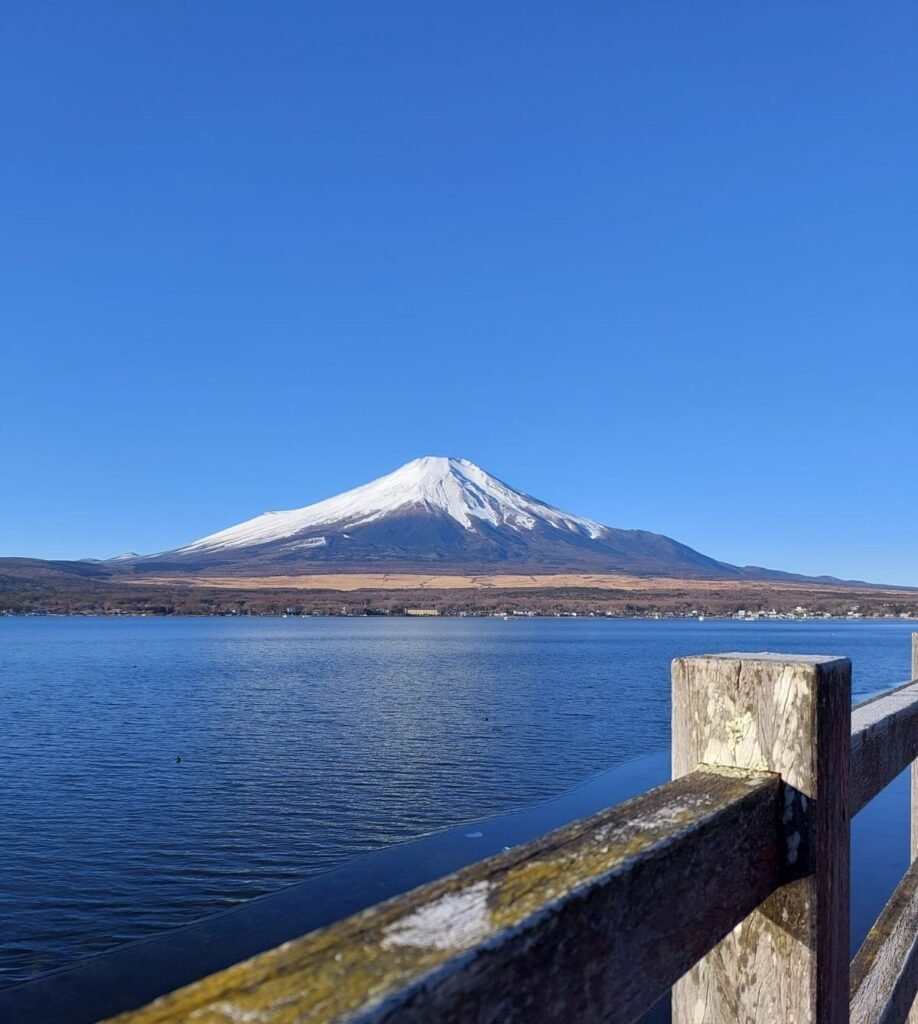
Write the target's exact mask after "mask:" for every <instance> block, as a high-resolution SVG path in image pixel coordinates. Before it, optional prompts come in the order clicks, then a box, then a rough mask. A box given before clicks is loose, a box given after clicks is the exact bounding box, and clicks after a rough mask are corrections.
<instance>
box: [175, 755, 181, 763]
mask: <svg viewBox="0 0 918 1024" xmlns="http://www.w3.org/2000/svg"><path fill="white" fill-rule="evenodd" d="M175 763H176V764H181V763H182V759H181V758H180V757H179V756H178V754H176V755H175Z"/></svg>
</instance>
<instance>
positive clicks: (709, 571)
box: [107, 456, 803, 579]
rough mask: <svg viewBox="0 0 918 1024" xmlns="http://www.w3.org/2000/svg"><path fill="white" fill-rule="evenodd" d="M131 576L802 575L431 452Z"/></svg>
mask: <svg viewBox="0 0 918 1024" xmlns="http://www.w3.org/2000/svg"><path fill="white" fill-rule="evenodd" d="M107 565H108V566H110V567H111V568H112V569H113V570H117V571H118V573H119V574H120V573H121V572H126V573H131V574H137V573H143V574H146V573H160V572H171V573H175V572H179V573H183V572H191V573H197V572H219V573H222V574H227V575H233V576H242V575H256V574H257V575H296V574H309V573H326V572H351V573H353V572H380V571H382V572H403V573H404V572H419V571H420V572H430V571H436V572H457V573H465V572H479V573H495V572H506V571H511V570H512V571H517V572H518V571H527V572H540V573H551V572H556V573H557V572H593V573H630V574H634V575H641V576H673V577H680V578H706V579H731V578H733V579H737V578H739V579H793V578H797V579H801V578H803V577H793V576H791V575H790V574H787V573H779V572H773V571H769V570H765V569H755V568H740V567H737V566H734V565H730V564H728V563H726V562H720V561H717V560H716V559H713V558H709V557H708V556H706V555H703V554H701V553H700V552H698V551H695V550H693V549H692V548H690V547H687V546H686V545H685V544H680V543H679V542H678V541H675V540H672V539H671V538H669V537H664V536H662V535H661V534H656V533H648V532H646V531H643V530H620V529H615V528H614V527H611V526H604V525H602V524H601V523H597V522H594V521H593V520H591V519H585V518H583V517H582V516H577V515H572V514H570V513H568V512H562V511H561V510H560V509H557V508H554V507H553V506H551V505H548V504H546V503H545V502H543V501H539V500H538V499H536V498H533V497H531V496H530V495H528V494H524V493H523V492H521V491H517V490H515V489H514V488H512V487H510V486H509V485H508V484H505V483H503V482H502V481H501V480H498V479H497V478H496V477H494V476H491V475H490V474H489V473H486V472H485V471H484V470H483V469H481V468H480V467H479V466H476V465H475V464H474V463H472V462H469V461H467V460H466V459H454V458H440V457H434V456H428V457H425V458H420V459H415V460H413V461H412V462H409V463H407V464H406V465H404V466H402V467H401V468H400V469H397V470H395V472H394V473H390V474H388V475H387V476H383V477H380V478H379V479H378V480H373V481H372V482H370V483H368V484H364V485H363V486H362V487H357V488H355V489H354V490H351V491H347V492H345V493H344V494H340V495H338V496H337V497H333V498H328V499H326V500H325V501H320V502H318V503H316V504H313V505H307V506H306V507H305V508H298V509H293V510H290V511H284V512H265V513H264V514H262V515H259V516H256V517H255V518H254V519H249V520H247V521H246V522H243V523H240V524H239V525H237V526H231V527H229V528H228V529H225V530H221V531H219V532H218V533H213V534H210V535H209V536H207V537H203V538H201V539H200V540H197V541H194V542H193V543H191V544H187V545H185V546H183V547H180V548H176V549H175V550H172V551H165V552H161V553H159V554H156V555H147V556H137V557H131V556H120V557H119V558H118V559H117V560H111V561H110V562H108V563H107Z"/></svg>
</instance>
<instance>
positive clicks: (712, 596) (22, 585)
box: [0, 573, 918, 621]
mask: <svg viewBox="0 0 918 1024" xmlns="http://www.w3.org/2000/svg"><path fill="white" fill-rule="evenodd" d="M406 609H414V610H416V611H420V612H424V611H427V612H435V613H437V615H441V616H444V617H445V616H469V617H470V616H483V617H487V616H492V615H507V616H508V617H528V616H532V617H535V616H540V617H546V618H552V617H557V616H567V617H574V616H576V617H578V618H579V617H587V618H588V617H590V616H592V617H594V618H601V617H608V618H648V619H653V618H677V619H678V618H698V617H701V616H703V617H705V618H733V617H739V613H740V612H743V613H744V615H743V616H742V617H743V618H747V617H748V618H751V619H752V620H753V621H756V620H758V621H761V620H763V619H768V618H772V619H800V620H809V619H816V618H825V617H831V618H835V619H856V618H869V619H884V618H885V619H898V618H902V619H909V618H912V619H918V590H913V589H906V588H897V587H878V586H864V585H857V584H841V583H802V582H797V581H787V582H783V581H781V582H778V581H761V582H760V581H738V580H698V579H689V580H680V579H667V578H662V577H637V576H630V575H629V576H625V575H611V574H609V575H598V574H589V575H580V574H572V573H565V574H555V575H524V574H520V575H500V576H487V575H474V576H473V575H468V576H458V575H457V576H443V575H433V574H431V575H425V574H418V573H411V574H408V573H406V574H401V573H392V574H385V573H372V574H371V573H361V574H328V575H321V576H318V575H317V576H284V577H216V576H208V577H196V578H188V577H183V578H146V579H136V578H131V579H124V578H119V579H92V578H71V579H67V580H62V579H61V578H56V579H44V580H43V579H35V578H25V577H20V578H12V577H10V576H6V577H0V614H4V613H5V614H25V615H29V614H50V615H198V616H199V615H205V616H207V615H213V616H228V615H229V616H232V615H271V616H274V615H276V616H283V615H288V616H296V615H306V616H308V615H346V616H354V615H403V614H405V613H406Z"/></svg>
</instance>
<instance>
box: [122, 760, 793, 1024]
mask: <svg viewBox="0 0 918 1024" xmlns="http://www.w3.org/2000/svg"><path fill="white" fill-rule="evenodd" d="M783 810H784V791H783V787H782V783H781V780H780V778H779V776H777V775H776V774H770V773H767V772H761V771H745V770H741V769H736V768H700V769H699V770H697V771H695V772H692V773H690V774H687V775H685V776H683V777H682V778H680V779H677V780H675V781H673V782H670V783H667V784H666V785H664V786H660V787H658V788H657V789H654V790H651V791H650V792H648V793H645V794H643V795H642V796H640V797H637V798H636V799H634V800H629V801H626V802H625V803H623V804H619V805H618V806H616V807H613V808H610V809H609V810H606V811H603V812H602V813H600V814H598V815H595V816H594V817H592V818H588V819H586V820H584V821H580V822H576V823H575V824H573V825H569V826H567V827H565V828H562V829H559V830H558V831H556V832H553V833H551V834H549V835H547V836H545V837H543V838H541V839H539V840H537V841H536V842H534V843H530V844H528V845H526V846H522V847H518V848H516V849H514V850H512V851H509V852H507V853H503V854H500V855H499V856H497V857H493V858H491V859H490V860H486V861H481V862H480V863H478V864H475V865H473V866H472V867H469V868H466V869H465V870H463V871H460V872H458V873H456V874H454V875H449V876H447V877H446V878H444V879H441V880H440V881H437V882H433V883H431V884H430V885H426V886H422V887H421V888H419V889H415V890H414V891H413V892H410V893H407V894H406V895H404V896H400V897H398V898H396V899H394V900H390V901H389V902H387V903H382V904H379V905H378V906H375V907H372V908H370V909H369V910H366V911H364V912H362V913H360V914H356V915H355V916H353V917H351V918H348V919H346V920H344V921H341V922H339V923H337V924H335V925H332V926H331V927H329V928H325V929H322V930H320V931H317V932H313V933H311V934H310V935H306V936H304V937H303V938H301V939H297V940H295V941H293V942H289V943H286V944H284V945H283V946H280V947H278V948H277V949H274V950H271V951H269V952H267V953H263V954H261V955H260V956H257V957H255V958H253V959H251V960H248V961H246V962H244V963H241V964H237V965H236V966H234V967H231V968H229V969H228V970H225V971H221V972H219V973H217V974H214V975H211V976H210V977H209V978H205V979H204V980H203V981H200V982H197V983H195V984H194V985H190V986H188V987H187V988H184V989H180V990H179V991H177V992H174V993H171V994H170V995H168V996H164V997H163V998H161V999H159V1000H157V1001H156V1002H154V1003H151V1004H150V1005H149V1006H147V1007H145V1008H144V1009H142V1010H138V1011H135V1012H132V1013H127V1014H122V1015H121V1016H119V1017H117V1018H114V1020H116V1021H118V1022H120V1024H126V1022H128V1021H130V1022H131V1024H166V1022H170V1024H176V1022H178V1021H188V1020H194V1021H195V1022H196V1024H238V1022H240V1021H258V1022H259V1024H280V1022H285V1024H286V1022H291V1021H296V1022H298V1024H314V1022H320V1021H321V1022H330V1021H344V1020H346V1021H348V1022H369V1021H371V1020H372V1021H373V1022H374V1024H380V1022H384V1021H388V1020H395V1019H397V1020H398V1021H399V1024H419V1022H421V1021H424V1022H429V1021H437V1022H439V1024H458V1022H460V1021H470V1020H480V1021H483V1020H500V1021H502V1022H520V1024H522V1022H526V1024H539V1022H548V1021H559V1020H571V1021H576V1020H581V1021H585V1020H603V1021H607V1022H620V1024H626V1022H631V1021H634V1020H636V1019H637V1018H638V1017H639V1016H640V1015H641V1014H642V1013H643V1012H644V1011H645V1010H646V1009H648V1008H649V1007H650V1006H652V1005H653V1004H654V1003H655V1002H656V1001H657V1000H658V999H660V998H661V997H662V996H664V995H665V994H666V992H667V990H668V989H669V988H670V987H671V986H672V985H673V983H674V982H675V981H676V979H677V978H679V977H680V975H682V974H683V973H684V972H685V971H686V970H687V969H688V968H689V967H690V966H691V965H692V964H694V963H695V962H696V961H697V960H698V959H699V958H700V957H702V956H704V955H705V954H706V953H707V952H709V951H710V950H711V949H712V948H713V947H714V946H715V944H716V943H718V942H719V941H720V940H721V939H722V938H723V937H724V936H725V935H726V934H727V933H729V932H730V931H731V930H732V929H733V928H734V927H735V926H736V925H737V924H738V923H739V922H740V921H742V920H743V918H745V917H746V916H747V915H748V914H749V913H750V912H751V911H752V910H753V909H754V908H755V907H756V906H758V905H759V904H760V903H761V902H762V901H763V900H764V899H766V898H767V897H768V896H769V895H770V894H771V893H772V892H774V891H775V889H777V888H778V886H779V885H780V884H781V881H782V878H781V875H782V856H783V839H782V836H783V830H782V824H781V815H782V812H783Z"/></svg>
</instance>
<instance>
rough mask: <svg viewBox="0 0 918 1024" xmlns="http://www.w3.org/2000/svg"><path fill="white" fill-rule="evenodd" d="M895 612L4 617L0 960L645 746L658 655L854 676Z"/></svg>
mask: <svg viewBox="0 0 918 1024" xmlns="http://www.w3.org/2000/svg"><path fill="white" fill-rule="evenodd" d="M914 628H915V624H914V623H899V622H886V621H883V622H862V621H861V622H768V623H744V622H724V621H718V620H713V621H711V620H709V621H706V622H704V623H698V622H694V621H677V622H674V621H631V620H605V619H596V620H587V619H579V620H568V619H561V620H554V619H551V620H525V619H521V620H508V621H504V620H491V619H485V620H482V619H427V620H412V619H311V618H309V619H298V618H289V619H153V618H150V619H79V618H74V619H51V618H0V700H2V709H3V711H2V714H3V725H4V731H3V743H2V746H0V815H2V820H3V822H4V843H3V859H2V866H0V904H2V906H3V922H4V929H3V936H2V938H0V985H10V984H14V983H16V982H18V981H22V980H25V979H27V978H29V977H32V976H34V975H35V974H37V973H39V972H42V971H46V970H49V969H51V968H55V967H59V966H61V965H64V964H67V963H70V962H72V961H74V960H76V959H77V958H79V957H82V956H85V955H86V954H88V953H92V952H97V951H100V950H103V949H107V948H110V947H112V946H114V945H116V944H119V943H122V942H125V941H128V940H131V939H136V938H140V937H142V936H146V935H151V934H155V933H157V932H162V931H165V930H167V929H170V928H174V927H177V926H179V925H183V924H187V923H188V922H190V921H193V920H196V919H198V918H201V917H203V916H205V915H208V914H212V913H214V912H216V911H219V910H223V909H226V908H229V907H232V906H235V905H238V904H239V903H240V902H241V901H244V900H247V899H249V898H251V897H253V896H256V895H259V894H262V893H266V892H270V891H273V890H276V889H278V888H280V887H282V886H284V885H286V884H288V883H290V882H293V881H299V880H302V879H306V878H308V877H310V876H313V875H315V874H317V873H319V872H322V871H326V870H328V869H329V868H331V867H334V866H336V865H339V864H342V863H343V862H346V861H348V860H350V859H351V858H353V857H355V856H356V855H357V854H361V853H367V852H370V851H374V850H379V849H382V848H385V847H389V846H392V845H394V844H397V843H401V842H403V841H405V840H407V839H410V838H413V837H415V836H418V835H421V834H424V833H428V832H431V831H434V830H438V829H442V828H444V827H447V826H453V825H456V824H457V823H461V822H464V821H469V820H473V819H480V818H483V817H487V816H489V815H493V814H497V813H502V812H506V811H508V810H510V809H512V808H517V807H522V806H525V805H529V804H533V803H536V802H538V801H542V800H546V799H548V798H551V797H555V796H557V795H559V794H561V793H563V792H564V791H566V790H569V789H570V788H571V787H573V786H575V785H577V784H579V783H581V782H582V781H584V780H585V779H587V778H589V777H591V776H593V775H596V774H597V773H599V772H602V771H605V770H607V769H609V768H613V767H614V766H616V765H622V764H624V763H625V762H628V761H631V760H633V759H634V758H637V757H639V756H641V755H644V754H648V753H652V752H656V751H662V750H665V749H666V748H668V745H669V710H670V707H669V685H670V684H669V662H670V661H671V659H672V658H674V657H677V656H682V655H689V654H696V653H703V652H707V651H709V652H715V651H726V650H749V651H758V650H781V651H787V652H800V653H809V654H843V655H847V656H849V657H851V659H852V661H853V663H854V692H855V699H856V700H857V699H863V697H865V696H867V695H869V694H871V693H873V692H875V691H877V690H879V689H886V688H887V687H889V686H891V685H893V684H895V683H897V682H901V681H904V680H906V679H907V678H908V677H909V674H910V672H909V669H910V640H909V637H910V633H911V632H912V630H913V629H914ZM872 827H873V826H872ZM894 859H895V858H894ZM877 863H880V862H879V861H878V862H877ZM877 872H882V865H881V867H878V868H876V870H875V871H874V873H877ZM894 884H895V878H892V879H891V881H890V885H889V888H891V887H892V885H894Z"/></svg>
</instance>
